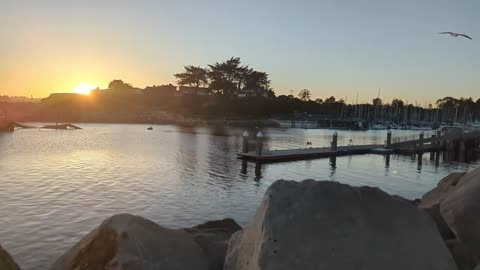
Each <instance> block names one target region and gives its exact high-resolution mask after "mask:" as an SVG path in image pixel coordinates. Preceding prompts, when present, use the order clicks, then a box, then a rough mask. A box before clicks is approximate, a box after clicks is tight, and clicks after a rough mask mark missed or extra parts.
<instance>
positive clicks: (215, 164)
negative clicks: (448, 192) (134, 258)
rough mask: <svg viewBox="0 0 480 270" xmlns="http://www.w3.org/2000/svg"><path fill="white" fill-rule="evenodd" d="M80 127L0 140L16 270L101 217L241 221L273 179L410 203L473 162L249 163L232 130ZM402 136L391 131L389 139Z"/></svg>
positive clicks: (343, 138) (1, 183)
mask: <svg viewBox="0 0 480 270" xmlns="http://www.w3.org/2000/svg"><path fill="white" fill-rule="evenodd" d="M81 126H82V127H83V128H84V129H83V130H76V131H53V130H19V131H16V132H14V133H3V134H0V243H1V244H2V245H3V246H4V247H6V248H7V250H9V251H10V252H11V253H12V255H13V256H14V257H15V259H16V260H17V262H18V263H19V264H20V265H21V266H22V267H23V268H24V269H27V270H28V269H44V268H47V267H48V266H49V265H50V264H51V263H52V262H53V261H54V260H55V259H56V258H57V257H58V256H59V255H61V254H62V253H63V252H65V251H66V250H67V249H68V248H70V247H71V246H72V245H73V244H75V243H76V242H77V241H78V240H79V239H80V238H81V237H82V236H84V235H85V234H86V233H87V232H89V231H90V230H92V229H93V228H95V227H96V226H97V225H98V224H99V223H100V222H101V221H102V220H104V219H105V218H107V217H109V216H111V215H113V214H117V213H124V212H128V213H132V214H136V215H141V216H144V217H146V218H148V219H151V220H153V221H155V222H157V223H159V224H161V225H163V226H168V227H173V228H179V227H186V226H192V225H195V224H198V223H201V222H204V221H207V220H212V219H220V218H224V217H233V218H234V219H236V220H237V221H238V222H239V223H241V224H246V223H248V222H249V221H250V220H251V218H252V217H253V215H254V213H255V210H256V208H257V207H258V205H259V202H260V200H261V198H262V196H263V193H264V192H265V190H266V188H267V187H268V186H269V185H270V184H271V183H272V182H273V181H274V180H276V179H291V180H302V179H306V178H313V179H319V180H332V181H339V182H343V183H348V184H351V185H355V186H358V185H370V186H376V187H380V188H382V189H383V190H385V191H387V192H389V193H391V194H398V195H401V196H404V197H407V198H411V199H413V198H417V197H420V196H421V195H422V194H424V193H425V192H426V191H428V190H429V189H431V188H432V187H433V186H435V185H436V183H437V182H438V180H439V179H441V178H442V177H443V176H445V175H447V174H449V173H451V172H455V171H464V170H471V169H473V168H475V167H476V166H478V163H470V164H465V163H454V162H449V163H446V162H440V164H439V165H435V163H434V162H432V161H430V160H429V159H428V157H429V156H428V155H425V156H424V158H423V159H422V165H420V166H419V165H418V162H417V160H412V158H411V157H407V156H391V157H390V161H389V162H387V158H386V157H384V156H381V155H363V156H350V157H339V158H337V159H336V162H335V163H333V162H332V161H331V160H329V159H317V160H309V161H298V162H290V163H276V164H269V165H262V166H258V165H255V164H253V163H246V162H242V161H241V160H237V159H236V153H237V152H238V150H239V149H240V147H241V138H240V136H239V135H240V134H241V132H242V130H228V131H227V130H223V129H209V128H182V127H176V126H154V130H153V131H147V126H144V125H113V124H82V125H81ZM332 132H333V131H331V130H300V129H291V130H281V129H271V130H267V131H266V133H267V136H268V137H269V141H268V143H267V144H268V147H269V148H270V149H286V148H298V147H304V145H305V143H306V141H311V142H312V143H313V146H314V147H320V146H327V145H329V142H330V140H331V135H332ZM409 134H412V132H406V131H397V132H394V136H403V135H409ZM385 137H386V131H363V132H351V131H339V145H346V144H347V143H348V141H349V139H352V140H353V143H354V144H365V143H378V144H381V143H383V142H384V140H385Z"/></svg>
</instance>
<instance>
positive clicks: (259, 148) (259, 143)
mask: <svg viewBox="0 0 480 270" xmlns="http://www.w3.org/2000/svg"><path fill="white" fill-rule="evenodd" d="M256 138H257V149H256V152H257V156H261V155H262V150H263V139H264V135H263V133H262V132H261V131H259V132H258V133H257V136H256Z"/></svg>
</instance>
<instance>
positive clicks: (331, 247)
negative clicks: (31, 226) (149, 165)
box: [0, 168, 480, 270]
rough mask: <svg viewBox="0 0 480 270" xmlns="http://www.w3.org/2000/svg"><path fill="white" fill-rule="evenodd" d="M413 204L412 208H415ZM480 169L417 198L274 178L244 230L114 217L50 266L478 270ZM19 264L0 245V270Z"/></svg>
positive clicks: (72, 269)
mask: <svg viewBox="0 0 480 270" xmlns="http://www.w3.org/2000/svg"><path fill="white" fill-rule="evenodd" d="M417 204H418V206H417ZM479 228H480V168H479V169H477V170H474V171H472V172H470V173H455V174H451V175H449V176H448V177H446V178H444V179H442V180H441V181H440V182H439V183H438V186H437V187H436V188H435V189H433V190H432V191H430V192H428V193H427V194H425V195H424V196H423V198H422V199H421V200H420V201H419V202H418V201H417V202H416V203H414V202H411V201H408V200H406V199H404V198H401V197H399V196H392V195H389V194H387V193H385V192H383V191H381V190H380V189H378V188H373V187H351V186H349V185H345V184H341V183H337V182H330V181H314V180H305V181H302V182H294V181H284V180H279V181H276V182H275V183H273V184H272V185H271V186H270V187H269V188H268V190H267V192H266V194H265V196H264V198H263V200H262V203H261V205H260V207H259V208H258V210H257V213H256V215H255V217H254V219H253V221H252V222H251V224H250V225H248V226H247V227H246V228H244V229H242V228H241V227H240V226H239V225H238V224H237V223H236V222H235V221H234V220H232V219H224V220H217V221H209V222H207V223H204V224H201V225H197V226H194V227H192V228H185V229H176V230H174V229H168V228H165V227H162V226H160V225H158V224H156V223H154V222H152V221H149V220H147V219H144V218H142V217H139V216H133V215H129V214H121V215H115V216H113V217H110V218H108V219H107V220H105V221H104V222H103V223H102V224H101V225H100V226H99V227H97V228H96V229H94V230H93V231H92V232H90V233H89V234H88V235H86V236H85V237H84V238H83V239H82V240H81V241H80V242H79V243H78V244H76V245H75V246H74V247H72V248H71V249H70V250H68V251H67V252H66V253H65V254H63V255H62V256H61V257H60V258H59V259H58V260H57V261H56V262H55V263H54V264H53V265H52V266H51V268H50V269H51V270H87V269H92V270H97V269H98V270H100V269H118V270H133V269H138V270H147V269H148V270H150V269H151V270H153V269H162V270H184V269H185V270H187V269H198V270H202V269H205V270H221V269H225V270H270V269H275V270H283V269H289V270H290V269H306V270H309V269H312V270H313V269H328V270H330V269H338V270H343V269H344V270H354V269H369V270H376V269H382V270H383V269H393V270H396V269H398V270H400V269H402V270H403V269H418V270H430V269H431V270H450V269H451V270H454V269H460V270H480V231H479ZM4 269H5V270H17V269H19V268H18V265H16V264H15V262H14V261H13V260H12V258H11V257H10V255H8V253H7V252H6V251H5V250H3V249H2V248H1V247H0V270H4Z"/></svg>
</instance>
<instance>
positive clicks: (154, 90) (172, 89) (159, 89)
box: [143, 84, 177, 96]
mask: <svg viewBox="0 0 480 270" xmlns="http://www.w3.org/2000/svg"><path fill="white" fill-rule="evenodd" d="M143 93H144V94H146V95H154V96H173V95H175V94H176V93H177V87H176V86H174V85H172V84H167V85H154V86H147V87H145V89H144V90H143Z"/></svg>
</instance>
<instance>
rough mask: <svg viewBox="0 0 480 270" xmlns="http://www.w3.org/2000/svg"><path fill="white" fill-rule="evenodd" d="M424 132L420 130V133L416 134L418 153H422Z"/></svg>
mask: <svg viewBox="0 0 480 270" xmlns="http://www.w3.org/2000/svg"><path fill="white" fill-rule="evenodd" d="M424 136H425V133H423V131H422V132H420V135H419V136H418V151H419V152H420V153H423V139H424Z"/></svg>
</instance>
